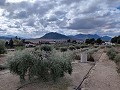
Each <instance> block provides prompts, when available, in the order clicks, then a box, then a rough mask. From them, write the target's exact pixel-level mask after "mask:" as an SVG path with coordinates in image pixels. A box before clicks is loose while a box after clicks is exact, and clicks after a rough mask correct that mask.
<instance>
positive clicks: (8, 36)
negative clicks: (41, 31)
mask: <svg viewBox="0 0 120 90" xmlns="http://www.w3.org/2000/svg"><path fill="white" fill-rule="evenodd" d="M11 38H15V36H13V35H6V36H0V39H3V40H10V39H11ZM18 38H21V39H24V38H23V37H18Z"/></svg>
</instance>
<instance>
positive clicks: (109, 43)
mask: <svg viewBox="0 0 120 90" xmlns="http://www.w3.org/2000/svg"><path fill="white" fill-rule="evenodd" d="M104 44H105V45H115V44H113V43H111V42H105V43H104Z"/></svg>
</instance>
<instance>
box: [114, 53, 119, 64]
mask: <svg viewBox="0 0 120 90" xmlns="http://www.w3.org/2000/svg"><path fill="white" fill-rule="evenodd" d="M114 60H115V62H116V63H119V62H120V53H119V54H117V55H116V56H115V59H114Z"/></svg>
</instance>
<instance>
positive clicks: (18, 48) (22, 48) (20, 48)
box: [15, 46, 25, 50]
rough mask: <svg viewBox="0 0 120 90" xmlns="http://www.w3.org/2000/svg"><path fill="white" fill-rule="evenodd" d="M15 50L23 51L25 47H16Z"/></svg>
mask: <svg viewBox="0 0 120 90" xmlns="http://www.w3.org/2000/svg"><path fill="white" fill-rule="evenodd" d="M15 49H16V50H24V49H25V46H17V47H15Z"/></svg>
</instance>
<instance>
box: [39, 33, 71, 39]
mask: <svg viewBox="0 0 120 90" xmlns="http://www.w3.org/2000/svg"><path fill="white" fill-rule="evenodd" d="M69 38H70V37H68V36H66V35H63V34H59V33H56V32H50V33H47V34H45V35H44V36H42V37H41V38H40V39H69Z"/></svg>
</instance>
